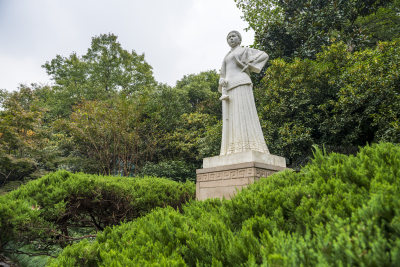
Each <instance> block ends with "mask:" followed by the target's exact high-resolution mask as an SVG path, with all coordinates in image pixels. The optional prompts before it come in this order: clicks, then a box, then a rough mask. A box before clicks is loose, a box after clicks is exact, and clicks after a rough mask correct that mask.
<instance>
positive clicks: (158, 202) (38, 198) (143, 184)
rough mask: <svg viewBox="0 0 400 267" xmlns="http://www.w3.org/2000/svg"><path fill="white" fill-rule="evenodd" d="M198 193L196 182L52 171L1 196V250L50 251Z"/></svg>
mask: <svg viewBox="0 0 400 267" xmlns="http://www.w3.org/2000/svg"><path fill="white" fill-rule="evenodd" d="M194 193H195V187H194V184H193V183H191V182H187V183H177V182H174V181H171V180H167V179H160V178H152V177H144V178H127V177H112V176H97V175H89V174H83V173H77V174H72V173H70V172H66V171H58V172H55V173H51V174H48V175H46V176H44V177H42V178H39V179H37V180H35V181H31V182H29V183H27V184H26V185H24V186H21V187H20V188H19V189H17V190H14V191H12V192H10V193H8V194H6V195H4V196H0V242H1V243H0V249H5V250H6V251H10V252H13V249H14V248H18V247H21V246H22V245H30V249H31V250H33V251H35V252H36V253H37V252H40V251H44V252H46V253H48V254H51V252H49V251H51V250H54V249H55V248H57V247H64V246H66V245H67V244H69V243H70V242H73V241H75V240H79V239H82V238H90V237H93V236H95V234H96V232H97V231H101V230H103V229H104V228H105V227H107V226H111V225H116V224H119V223H120V222H122V221H131V220H133V219H135V218H138V217H141V216H143V215H145V214H146V213H148V212H150V211H151V210H152V209H154V208H156V207H166V206H171V207H173V208H175V209H180V208H181V206H182V204H183V203H185V202H186V201H188V200H190V199H193V198H194ZM14 252H15V251H14Z"/></svg>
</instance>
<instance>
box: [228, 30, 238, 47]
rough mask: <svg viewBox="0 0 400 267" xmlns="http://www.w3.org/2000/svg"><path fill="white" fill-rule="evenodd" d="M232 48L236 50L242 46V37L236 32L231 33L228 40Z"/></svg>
mask: <svg viewBox="0 0 400 267" xmlns="http://www.w3.org/2000/svg"><path fill="white" fill-rule="evenodd" d="M226 39H227V41H228V44H229V46H230V47H232V48H234V47H236V46H238V45H240V37H239V35H237V33H235V32H231V33H230V34H229V35H228V37H227V38H226Z"/></svg>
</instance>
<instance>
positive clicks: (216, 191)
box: [196, 162, 285, 200]
mask: <svg viewBox="0 0 400 267" xmlns="http://www.w3.org/2000/svg"><path fill="white" fill-rule="evenodd" d="M284 169H285V168H283V167H279V166H271V165H267V164H259V163H255V162H248V163H242V164H234V165H229V166H221V167H214V168H205V169H199V170H197V171H196V172H197V181H196V198H197V199H198V200H204V199H207V198H226V199H230V198H231V197H232V196H234V195H235V194H236V192H237V191H238V190H240V189H242V188H243V187H246V186H247V185H249V184H252V183H254V181H257V180H259V179H260V178H261V177H268V176H270V175H272V174H274V173H275V172H278V171H280V170H284Z"/></svg>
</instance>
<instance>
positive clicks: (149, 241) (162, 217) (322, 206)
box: [50, 143, 400, 266]
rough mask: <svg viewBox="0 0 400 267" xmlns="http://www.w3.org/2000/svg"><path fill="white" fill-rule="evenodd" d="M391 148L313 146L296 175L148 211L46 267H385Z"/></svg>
mask: <svg viewBox="0 0 400 267" xmlns="http://www.w3.org/2000/svg"><path fill="white" fill-rule="evenodd" d="M399 177H400V147H399V146H397V145H393V144H390V143H381V144H379V145H373V146H371V147H369V146H367V147H365V148H362V149H361V150H360V151H359V153H358V154H357V155H356V156H345V155H343V154H336V153H332V154H329V155H326V154H324V153H323V152H322V151H321V150H318V149H317V150H316V151H315V154H314V158H313V160H312V163H310V164H308V165H307V166H305V167H304V168H303V169H302V170H301V171H300V172H299V173H295V172H293V171H285V172H281V173H278V174H275V175H273V176H270V177H268V179H262V180H260V181H259V182H257V183H255V184H254V185H251V186H249V187H248V188H247V189H244V190H242V191H241V192H240V193H238V194H237V195H236V196H235V197H234V198H233V199H232V200H224V201H220V200H207V201H204V202H191V203H189V204H187V205H185V206H184V207H183V213H180V212H178V211H175V210H174V209H172V208H166V209H158V210H156V211H153V212H151V213H150V214H148V215H146V216H145V217H143V218H140V219H138V220H136V221H133V222H129V223H124V224H122V225H120V226H117V227H114V228H107V229H106V230H105V231H104V232H102V233H101V234H99V235H98V237H97V239H96V240H95V241H94V242H89V241H83V242H80V243H78V244H76V245H73V246H70V247H67V248H66V249H64V251H63V252H62V254H61V255H60V256H59V257H58V258H57V259H56V260H54V261H52V262H51V264H50V266H98V265H101V266H120V265H122V266H145V265H150V264H159V265H182V266H183V265H185V264H187V265H189V266H195V265H214V266H237V265H242V264H244V265H252V266H254V265H259V264H264V265H268V266H269V265H274V266H321V265H323V266H355V265H363V266H395V265H396V264H398V262H399V261H400V230H399V229H400V228H399V227H400V179H399Z"/></svg>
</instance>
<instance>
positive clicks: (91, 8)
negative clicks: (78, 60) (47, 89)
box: [0, 0, 254, 91]
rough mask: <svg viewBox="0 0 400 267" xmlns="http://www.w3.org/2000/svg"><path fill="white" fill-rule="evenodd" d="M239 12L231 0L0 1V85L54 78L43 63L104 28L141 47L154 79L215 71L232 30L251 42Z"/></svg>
mask: <svg viewBox="0 0 400 267" xmlns="http://www.w3.org/2000/svg"><path fill="white" fill-rule="evenodd" d="M241 15H242V13H241V11H240V10H239V9H238V8H237V7H236V5H235V2H234V1H233V0H140V1H139V0H131V1H129V0H112V1H106V0H0V89H7V90H9V91H11V90H16V89H17V87H18V85H19V84H21V83H22V84H30V83H39V84H51V81H50V79H49V77H48V76H47V74H46V72H45V70H44V69H43V68H42V67H41V65H43V64H44V63H45V62H46V61H49V60H51V59H53V58H55V56H56V55H57V54H59V55H62V56H68V55H70V54H71V53H72V52H77V53H78V54H79V55H82V54H84V53H86V50H87V49H88V48H89V46H90V41H91V37H93V36H96V35H99V34H102V33H114V34H116V35H117V36H118V40H119V42H120V43H121V45H122V47H123V48H124V49H126V50H128V51H131V50H135V51H136V52H137V53H139V54H141V53H144V54H145V59H146V61H147V62H148V63H149V64H150V65H151V66H152V67H153V72H154V76H155V78H156V80H157V81H159V82H163V83H167V84H169V85H175V82H176V81H177V80H179V79H181V78H182V77H183V75H185V74H191V73H199V72H201V71H206V70H211V69H216V70H219V68H220V64H221V62H222V59H223V57H224V55H225V54H226V53H227V52H228V50H229V47H228V45H227V43H226V39H225V38H226V35H227V33H228V32H229V31H230V30H233V29H236V30H239V31H240V32H241V33H242V36H243V42H242V45H250V44H252V42H253V38H254V33H253V32H245V31H244V28H246V27H247V24H246V23H245V22H244V21H242V19H241V18H240V17H241Z"/></svg>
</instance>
